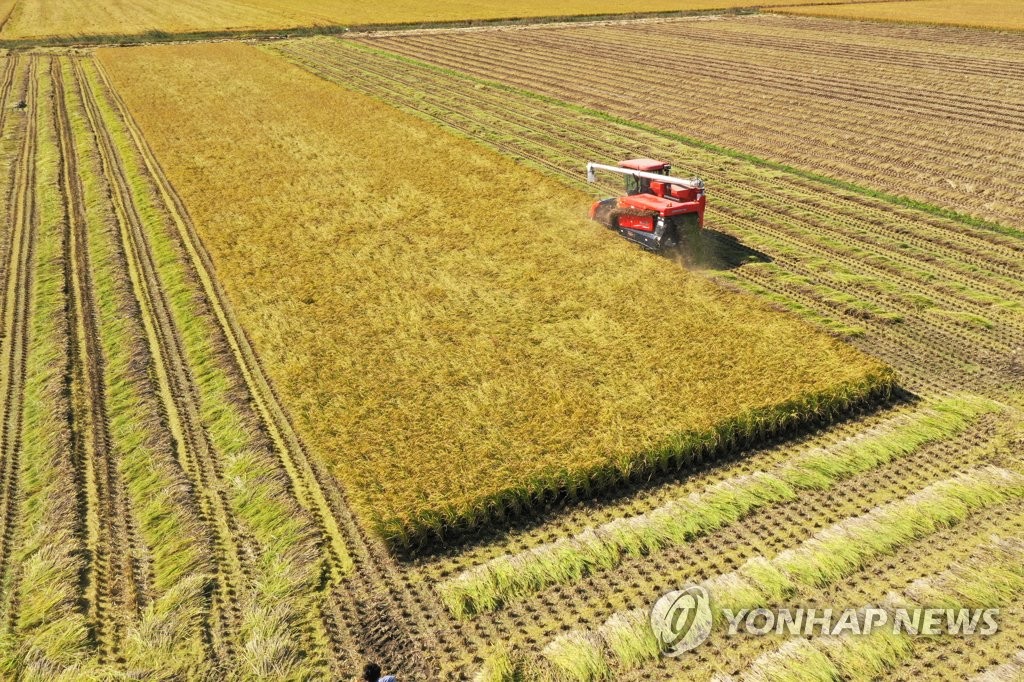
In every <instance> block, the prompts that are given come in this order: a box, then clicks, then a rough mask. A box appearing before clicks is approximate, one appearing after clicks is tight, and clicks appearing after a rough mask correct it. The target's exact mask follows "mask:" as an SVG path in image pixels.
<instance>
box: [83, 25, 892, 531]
mask: <svg viewBox="0 0 1024 682" xmlns="http://www.w3.org/2000/svg"><path fill="white" fill-rule="evenodd" d="M98 56H99V60H100V62H101V63H102V65H103V67H104V69H105V70H106V71H107V72H108V74H109V76H110V77H111V79H112V81H113V84H114V86H115V88H116V89H117V91H119V92H120V93H121V94H122V95H123V96H124V98H125V100H126V102H127V104H128V107H129V109H130V110H131V111H132V112H133V115H134V117H135V118H136V119H137V121H138V123H139V124H140V125H141V127H142V129H143V131H144V133H145V135H146V138H147V139H148V140H149V141H150V142H151V144H152V146H153V148H154V150H155V152H156V154H157V156H158V157H159V158H160V159H161V162H162V163H163V164H164V166H165V168H166V171H167V173H168V175H169V178H170V180H171V181H172V182H173V183H174V185H175V186H176V187H177V188H178V190H179V191H180V193H181V195H182V196H183V199H184V200H185V203H186V205H187V206H188V208H189V210H190V212H191V214H192V217H193V219H194V220H195V222H196V224H197V228H198V230H199V232H200V234H201V236H202V238H203V239H204V241H205V243H206V246H207V248H209V250H210V251H211V255H212V257H213V261H214V264H215V267H216V270H217V274H218V276H219V277H220V278H221V280H222V281H223V283H224V286H225V287H226V289H227V292H228V295H229V297H230V298H231V300H232V303H233V305H234V307H235V308H236V310H237V311H238V313H239V316H240V318H241V322H242V324H243V326H244V327H245V328H246V329H247V330H248V333H249V334H250V335H251V338H252V340H253V342H254V344H255V346H256V348H257V350H258V351H259V353H260V354H261V356H262V360H263V362H264V363H265V366H266V368H267V370H268V372H269V374H270V375H271V377H272V378H273V380H274V381H275V383H276V386H277V389H278V390H279V392H280V394H281V397H282V399H283V402H284V404H285V405H286V406H287V407H288V408H289V409H290V412H291V415H292V417H293V419H294V420H295V422H296V425H297V427H298V429H299V431H300V433H301V434H302V435H303V437H304V438H305V440H306V442H307V444H308V445H309V446H310V448H311V450H312V451H313V453H314V454H315V455H316V456H318V457H320V458H323V459H325V460H326V461H327V462H328V463H329V464H330V465H331V467H332V470H333V472H334V473H335V474H336V475H337V476H338V478H339V479H340V480H341V481H343V482H344V484H345V485H346V487H347V489H348V491H349V495H350V498H351V501H352V503H353V505H354V507H355V508H356V509H357V511H358V512H359V513H360V515H361V516H362V518H363V520H364V521H365V522H366V523H367V524H368V525H369V526H370V527H372V528H373V529H374V530H376V532H378V533H379V534H381V535H383V536H384V537H386V538H388V539H390V540H391V541H392V542H395V543H398V544H402V543H403V542H411V541H414V540H422V539H423V538H424V537H426V536H428V535H430V534H432V533H434V532H435V531H440V530H441V529H442V528H450V527H452V526H458V527H465V526H474V525H477V524H480V523H486V522H487V521H488V520H489V519H493V517H494V516H495V515H500V514H501V513H502V512H503V511H505V509H506V508H507V507H517V508H520V509H521V505H528V504H530V503H535V502H536V501H537V500H538V499H542V498H543V496H544V495H545V494H547V493H550V492H552V491H555V490H562V491H566V490H568V491H570V493H572V492H575V493H579V494H581V495H583V494H587V493H588V492H590V486H591V485H601V484H606V483H609V482H614V481H615V480H620V479H621V478H623V477H625V476H630V475H635V474H637V472H643V473H649V472H650V471H651V470H652V469H653V468H655V467H656V466H668V465H673V464H678V461H679V459H681V458H684V457H685V456H687V455H689V454H693V453H694V452H698V451H700V448H702V447H705V446H713V445H715V444H716V443H718V442H720V441H722V440H729V439H734V440H735V439H742V438H743V436H744V435H745V434H746V435H753V436H756V435H757V434H759V433H761V432H763V431H764V430H765V428H766V427H767V426H768V425H769V423H772V424H776V425H786V424H792V423H793V422H796V421H799V420H800V419H801V418H802V417H803V416H806V415H807V414H808V413H816V414H819V415H821V416H827V415H828V414H829V413H830V411H831V410H832V409H833V408H835V407H838V406H842V405H849V403H850V402H852V401H857V400H859V399H863V398H864V397H865V395H866V394H868V393H871V392H872V391H876V392H877V391H878V390H885V387H886V386H887V385H888V382H889V381H890V378H889V375H888V373H887V371H886V370H885V369H884V368H883V367H881V366H880V365H879V364H878V363H877V362H875V361H872V360H870V359H868V358H866V357H865V356H863V355H861V354H860V353H859V352H857V351H855V350H853V349H852V348H850V347H848V346H846V345H844V344H842V343H840V342H839V341H836V340H834V339H832V338H830V337H827V336H825V335H822V334H820V333H817V332H815V331H814V330H812V329H811V328H809V327H808V326H807V325H806V324H805V323H803V322H801V321H799V320H796V319H794V318H792V317H789V316H787V315H785V314H782V313H779V312H776V311H774V310H770V309H768V308H767V307H765V306H764V305H762V304H760V303H758V302H756V301H755V300H754V299H752V298H751V297H746V296H741V295H738V294H733V293H730V292H727V291H724V290H721V289H719V288H717V287H716V286H714V285H712V284H710V283H709V282H708V281H706V280H705V279H704V278H702V277H699V276H694V275H688V274H687V273H686V272H685V271H684V270H682V269H680V268H679V267H678V266H676V265H675V264H674V263H672V262H670V261H669V260H666V259H663V258H660V257H657V256H653V255H649V254H646V253H644V252H642V251H640V250H639V249H637V248H636V247H634V246H632V245H630V244H628V243H626V242H625V241H624V240H622V239H620V238H619V237H617V236H615V235H613V234H612V233H610V232H609V231H607V230H605V229H604V228H602V227H599V226H597V225H596V224H593V223H591V222H590V221H588V220H586V219H585V211H586V202H587V198H586V197H585V196H584V195H583V194H581V193H578V192H575V191H573V190H570V189H568V188H566V187H565V186H563V185H561V184H559V183H557V182H555V181H553V180H551V179H549V178H547V177H546V176H542V175H541V174H539V173H536V172H534V171H531V170H529V169H526V168H524V167H523V166H521V165H518V164H516V163H515V162H513V161H512V160H510V159H508V158H505V157H503V156H500V155H498V154H496V153H494V152H492V151H490V150H487V149H484V148H483V147H480V146H477V145H476V144H474V143H472V142H470V141H468V140H465V139H462V138H459V137H456V136H454V135H452V134H450V133H448V132H445V131H444V130H442V129H440V128H437V127H435V126H433V125H431V124H429V123H427V122H425V121H423V120H421V119H418V118H415V117H413V116H411V115H408V114H405V113H402V112H399V111H398V110H396V109H393V108H391V107H389V106H387V105H385V104H383V103H381V102H379V101H377V100H374V99H370V98H368V97H366V96H364V95H361V94H358V93H355V92H351V91H347V90H344V89H342V88H339V87H338V86H336V85H332V84H330V83H327V82H325V81H322V80H320V79H318V78H316V77H314V76H312V75H310V74H308V73H306V72H304V71H302V70H300V69H298V68H296V67H294V66H292V65H291V64H289V63H287V62H285V61H284V60H283V59H280V58H278V57H275V56H273V55H271V54H268V53H266V52H263V51H261V50H259V49H257V48H253V47H250V46H246V45H242V44H229V43H222V44H204V45H200V44H195V45H173V46H156V47H143V48H113V49H104V50H101V51H100V52H99V54H98ZM240 141H244V144H241V143H240ZM584 161H585V159H582V158H581V159H580V164H581V166H582V164H583V163H584ZM680 434H685V436H680Z"/></svg>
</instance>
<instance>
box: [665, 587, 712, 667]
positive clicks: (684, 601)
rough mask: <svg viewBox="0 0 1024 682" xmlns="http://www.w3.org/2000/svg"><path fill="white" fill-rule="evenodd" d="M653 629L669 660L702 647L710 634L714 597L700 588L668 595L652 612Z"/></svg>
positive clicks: (687, 588)
mask: <svg viewBox="0 0 1024 682" xmlns="http://www.w3.org/2000/svg"><path fill="white" fill-rule="evenodd" d="M651 628H652V629H653V630H654V636H655V637H657V638H658V644H659V645H660V646H661V651H662V653H663V654H664V655H666V656H668V657H675V656H679V655H680V654H683V653H685V652H687V651H690V650H691V649H693V648H695V647H697V646H700V644H701V643H702V642H703V641H704V640H705V639H707V638H708V635H709V634H711V595H709V594H708V591H707V590H706V589H704V588H703V587H701V586H700V585H687V586H686V587H684V588H683V589H681V590H675V591H673V592H669V593H668V594H666V595H664V596H662V597H661V599H659V600H658V601H657V603H655V605H654V608H653V609H651Z"/></svg>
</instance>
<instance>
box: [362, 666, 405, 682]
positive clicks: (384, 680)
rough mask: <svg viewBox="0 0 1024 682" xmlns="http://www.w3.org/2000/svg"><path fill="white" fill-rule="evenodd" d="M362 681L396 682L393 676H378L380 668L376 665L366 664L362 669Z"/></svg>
mask: <svg viewBox="0 0 1024 682" xmlns="http://www.w3.org/2000/svg"><path fill="white" fill-rule="evenodd" d="M363 680H365V682H398V680H397V679H396V678H395V676H394V675H385V676H384V677H381V676H380V666H379V665H377V664H376V663H367V664H366V667H364V668H363Z"/></svg>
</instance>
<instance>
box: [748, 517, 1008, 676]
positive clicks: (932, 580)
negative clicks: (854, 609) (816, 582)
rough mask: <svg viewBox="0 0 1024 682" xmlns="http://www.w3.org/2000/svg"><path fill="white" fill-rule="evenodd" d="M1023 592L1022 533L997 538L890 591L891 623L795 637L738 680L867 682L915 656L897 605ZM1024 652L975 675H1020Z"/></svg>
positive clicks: (983, 602) (993, 604)
mask: <svg viewBox="0 0 1024 682" xmlns="http://www.w3.org/2000/svg"><path fill="white" fill-rule="evenodd" d="M1022 594H1024V538H1019V537H1014V538H995V539H993V540H992V541H991V542H989V543H987V544H986V545H984V546H983V547H982V548H981V549H980V550H978V551H977V552H975V553H974V554H972V556H970V557H968V558H967V560H965V561H963V562H961V563H958V564H955V565H954V566H953V567H952V568H949V569H947V570H945V571H942V572H941V573H939V574H937V575H933V576H931V577H927V578H921V579H919V580H916V581H914V582H913V583H912V584H911V585H910V586H909V587H908V588H907V589H906V590H905V592H904V593H903V594H902V595H895V594H891V595H889V597H888V598H887V599H886V603H885V604H884V605H883V608H886V609H887V610H889V611H890V618H889V621H888V624H887V625H886V626H883V627H878V628H876V629H874V630H872V631H871V632H869V633H864V634H861V635H857V636H850V635H840V636H824V637H818V638H815V639H812V640H806V639H796V640H791V641H788V642H786V643H785V644H783V645H782V646H781V647H779V648H778V649H776V650H774V651H770V652H768V653H766V654H763V655H762V656H760V657H759V658H758V659H757V660H755V661H754V662H753V663H752V664H751V665H750V667H749V668H748V669H747V670H746V671H744V673H743V674H742V675H741V676H740V679H742V680H745V681H748V680H749V681H750V682H789V681H796V680H825V681H828V682H839V681H840V680H843V681H850V682H861V681H863V682H868V681H869V680H877V679H881V678H883V677H885V676H886V675H887V674H890V673H891V672H892V671H893V670H894V669H895V668H896V667H897V666H898V665H900V664H902V663H905V662H907V661H909V660H911V659H912V657H913V656H914V652H915V648H914V636H913V635H912V634H911V633H909V632H907V631H906V630H904V631H901V632H899V633H897V632H894V630H893V627H892V622H893V621H894V616H893V615H892V611H893V609H895V608H902V609H912V608H914V607H922V608H944V609H951V610H956V609H961V608H973V609H982V608H985V609H987V608H998V607H1004V606H1007V605H1009V604H1013V603H1016V602H1017V601H1019V599H1020V597H1021V595H1022ZM1022 672H1024V654H1021V653H1018V654H1016V655H1015V656H1014V658H1013V659H1012V660H1010V661H1007V662H1006V663H1003V664H1001V665H997V666H993V667H992V668H990V669H989V670H986V671H985V672H984V673H982V674H980V675H978V676H976V677H974V678H972V679H973V680H975V682H1003V681H1008V680H1019V679H1020V675H1021V673H1022Z"/></svg>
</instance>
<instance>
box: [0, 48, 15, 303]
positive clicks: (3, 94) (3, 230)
mask: <svg viewBox="0 0 1024 682" xmlns="http://www.w3.org/2000/svg"><path fill="white" fill-rule="evenodd" d="M19 63H20V60H19V59H18V56H17V55H13V56H8V57H7V58H6V59H4V74H3V80H2V81H0V135H4V134H5V133H6V130H7V121H8V115H7V112H8V109H9V102H8V98H9V97H10V93H11V89H12V88H13V87H14V79H15V73H16V72H17V67H18V64H19ZM16 164H17V161H15V165H16ZM11 171H12V172H13V167H12V168H11ZM5 192H6V197H5V201H6V206H7V210H8V213H10V211H11V208H10V201H11V199H12V198H13V197H14V196H15V195H14V187H13V185H12V187H9V188H5ZM13 229H14V223H12V222H11V221H10V220H8V221H7V222H6V224H4V225H3V226H2V227H0V237H2V238H0V282H6V281H7V273H8V270H10V268H11V248H12V242H11V239H12V237H11V231H12V230H13ZM6 305H7V299H6V298H5V297H0V319H2V318H3V315H4V311H5V310H6Z"/></svg>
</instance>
